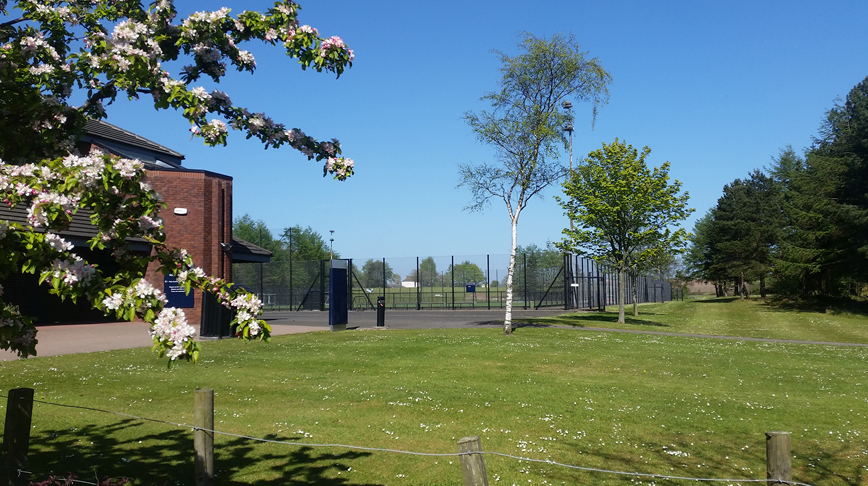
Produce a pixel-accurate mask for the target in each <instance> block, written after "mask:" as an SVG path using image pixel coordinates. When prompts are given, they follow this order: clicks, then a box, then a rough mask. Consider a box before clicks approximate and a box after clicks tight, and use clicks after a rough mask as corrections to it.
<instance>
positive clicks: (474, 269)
mask: <svg viewBox="0 0 868 486" xmlns="http://www.w3.org/2000/svg"><path fill="white" fill-rule="evenodd" d="M446 273H451V274H452V280H453V282H454V283H455V285H460V286H462V287H463V286H465V285H479V284H481V283H483V282H485V273H484V272H483V271H482V269H481V268H479V265H477V264H475V263H470V261H469V260H465V261H463V262H461V263H456V264H455V267H454V268H453V267H452V265H449V267H448V268H447V270H446Z"/></svg>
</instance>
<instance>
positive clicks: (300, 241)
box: [281, 225, 340, 261]
mask: <svg viewBox="0 0 868 486" xmlns="http://www.w3.org/2000/svg"><path fill="white" fill-rule="evenodd" d="M281 239H282V240H283V242H284V243H285V244H286V247H287V249H288V251H289V253H291V254H292V259H293V260H294V261H319V260H328V259H329V256H330V255H334V258H340V254H339V253H338V252H334V253H331V252H330V251H329V244H328V242H327V241H326V239H325V238H324V237H323V235H321V234H319V233H318V232H317V231H314V229H313V228H311V227H310V226H308V227H307V228H302V227H301V226H299V225H296V226H293V227H291V228H284V230H283V233H282V238H281Z"/></svg>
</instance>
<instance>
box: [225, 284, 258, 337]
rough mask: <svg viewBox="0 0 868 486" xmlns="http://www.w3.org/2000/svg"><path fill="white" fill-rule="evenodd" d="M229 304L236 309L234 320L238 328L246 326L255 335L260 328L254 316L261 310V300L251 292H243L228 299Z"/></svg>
mask: <svg viewBox="0 0 868 486" xmlns="http://www.w3.org/2000/svg"><path fill="white" fill-rule="evenodd" d="M229 305H231V306H232V307H233V308H234V309H235V310H236V314H235V320H236V321H237V322H238V327H239V329H243V328H244V327H248V328H249V329H250V335H251V336H257V335H258V334H259V333H260V331H261V330H262V329H261V327H260V326H259V323H258V322H257V321H256V316H258V315H259V312H260V311H261V310H262V301H261V300H259V298H258V297H256V296H255V295H253V294H250V293H243V294H239V295H238V296H237V297H235V298H234V299H232V300H231V301H229Z"/></svg>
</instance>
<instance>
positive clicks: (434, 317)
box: [0, 309, 564, 361]
mask: <svg viewBox="0 0 868 486" xmlns="http://www.w3.org/2000/svg"><path fill="white" fill-rule="evenodd" d="M563 312H564V311H563V309H540V310H538V311H530V310H529V311H525V310H516V311H514V312H513V317H514V318H520V317H521V318H524V317H543V316H553V315H559V314H563ZM503 314H504V311H503V310H491V311H488V310H455V311H452V310H424V311H415V310H387V311H386V316H385V323H386V328H388V329H437V328H444V329H445V328H461V327H476V326H500V325H503V323H502V320H503ZM263 318H264V319H265V320H266V322H268V324H269V325H270V326H271V328H272V334H274V335H281V334H295V333H299V332H312V331H328V330H329V315H328V312H319V311H301V312H292V311H282V312H275V311H267V312H264V313H263ZM348 320H349V323H348V324H347V328H348V329H365V328H374V327H376V326H377V313H376V312H374V311H354V312H350V313H349V319H348ZM499 321H500V322H499ZM148 328H149V326H148V325H147V324H145V323H144V322H109V323H101V324H54V325H47V326H37V329H38V330H39V333H38V334H37V336H36V337H37V339H39V344H37V346H36V350H37V352H38V356H57V355H61V354H75V353H91V352H95V351H109V350H113V349H130V348H145V347H147V348H149V347H151V345H152V344H153V341H151V337H150V336H149V335H148ZM13 359H17V357H16V356H15V355H14V354H12V353H9V352H6V351H0V361H9V360H13Z"/></svg>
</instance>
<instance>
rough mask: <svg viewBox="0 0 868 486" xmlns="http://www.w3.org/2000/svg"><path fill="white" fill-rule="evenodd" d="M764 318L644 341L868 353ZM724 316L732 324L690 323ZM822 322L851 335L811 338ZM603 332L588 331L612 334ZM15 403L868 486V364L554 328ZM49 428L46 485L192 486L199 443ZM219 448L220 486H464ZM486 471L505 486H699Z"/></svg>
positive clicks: (286, 359)
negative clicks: (203, 399)
mask: <svg viewBox="0 0 868 486" xmlns="http://www.w3.org/2000/svg"><path fill="white" fill-rule="evenodd" d="M754 304H755V303H750V304H744V303H740V302H711V303H706V302H685V303H683V304H682V303H680V302H679V303H670V304H666V305H659V306H643V310H644V311H647V312H648V314H649V315H646V316H641V317H640V318H641V319H642V320H643V321H644V320H648V321H647V322H655V323H656V324H631V325H633V326H637V327H639V328H646V329H659V330H666V331H672V330H675V331H677V332H691V333H692V332H706V333H709V334H732V333H741V334H745V333H744V332H738V331H739V330H741V329H745V330H748V329H750V326H749V325H748V324H747V323H741V324H738V323H736V324H733V323H729V322H728V319H738V318H737V317H728V316H730V315H732V316H743V317H744V319H747V320H748V321H751V320H755V321H756V322H760V321H761V322H764V323H767V322H771V323H772V324H763V327H764V328H765V331H763V332H774V333H783V334H785V335H784V336H777V335H775V336H774V337H787V338H795V339H804V338H805V336H807V335H811V336H813V337H811V339H816V340H822V341H832V340H835V341H837V340H841V339H842V336H845V335H853V336H864V335H865V333H864V332H863V333H862V334H860V333H859V332H857V330H856V329H857V328H859V327H864V326H866V325H868V319H865V318H863V317H830V316H825V315H823V314H814V315H813V316H810V315H807V313H796V312H776V311H775V312H772V311H764V310H763V308H762V307H761V306H758V305H754ZM691 306H694V307H695V308H696V309H695V310H694V311H691V310H690V307H691ZM712 306H716V307H712ZM728 306H732V308H733V309H735V310H734V311H732V312H733V313H732V314H729V313H728V311H727V310H726V309H728ZM706 308H708V309H712V310H711V311H707V310H705V309H706ZM714 309H717V310H714ZM670 311H671V317H669V318H667V317H666V316H667V314H669V313H670ZM691 312H693V313H692V314H691ZM709 312H710V313H711V314H720V315H719V316H718V317H717V318H715V319H714V320H709V322H696V323H691V322H690V321H691V320H705V319H707V317H704V316H706V315H707V314H706V313H709ZM767 315H773V316H774V318H773V319H767ZM787 315H789V316H790V320H791V321H792V322H793V329H792V330H791V333H790V334H787V329H786V322H787V320H788V319H787V317H786V316H787ZM751 316H754V317H753V318H752V317H751ZM811 318H813V319H814V320H815V321H819V320H825V319H832V322H839V320H838V319H840V322H841V323H843V324H833V325H830V326H828V329H825V328H823V326H821V325H817V326H816V329H814V331H813V332H812V333H811V332H809V330H807V329H806V328H807V327H808V326H807V324H805V322H810V319H811ZM591 322H592V321H588V322H585V323H584V325H586V326H588V327H591V326H595V327H597V326H602V323H597V322H596V321H593V322H594V323H591ZM713 322H718V323H719V326H720V327H718V328H714V327H713ZM756 327H757V328H758V327H759V326H756ZM824 329H825V330H824ZM763 337H770V336H763ZM861 339H864V337H863V338H861ZM15 387H31V388H34V389H35V390H36V398H37V399H38V400H45V401H48V402H53V403H59V404H66V405H79V406H85V407H94V408H100V409H104V410H112V411H116V412H122V413H126V414H131V415H138V416H145V417H151V418H156V419H162V420H168V421H173V422H181V423H188V424H189V423H192V421H193V418H192V415H193V393H194V390H195V388H197V387H207V388H214V389H215V393H216V398H215V408H216V410H215V422H216V428H217V429H219V430H221V431H225V432H230V433H234V434H240V435H249V436H255V437H268V438H270V439H279V440H286V441H289V442H292V443H294V444H299V443H305V444H314V443H316V444H325V443H339V444H352V445H359V446H366V447H374V448H387V449H398V450H405V451H417V452H430V453H451V452H455V451H457V446H456V442H457V440H458V439H459V438H461V437H465V436H471V435H479V436H481V437H482V443H483V448H484V449H485V450H487V451H496V452H502V453H507V454H513V455H518V456H523V457H529V458H534V459H542V460H546V459H548V460H551V461H556V462H560V463H566V464H571V465H577V466H582V467H590V468H601V469H610V470H619V471H635V472H643V473H656V474H663V475H675V476H687V477H702V478H748V479H760V478H764V477H765V436H764V432H766V431H773V430H783V431H789V432H791V433H792V447H793V455H794V459H793V467H794V479H796V480H798V481H801V482H806V483H811V484H816V485H824V486H825V485H841V486H845V485H865V484H868V466H866V465H868V441H866V439H868V416H866V414H868V348H864V347H832V346H821V345H805V344H784V343H767V342H748V341H729V340H711V339H701V338H691V337H679V336H654V335H643V334H638V335H637V334H620V333H606V332H594V331H577V330H575V329H562V328H537V327H523V328H520V329H518V330H517V332H516V334H515V335H514V336H512V337H504V336H502V335H500V331H499V330H498V329H458V330H427V331H397V330H391V331H374V330H370V331H347V332H341V333H329V332H315V333H309V334H297V335H291V336H281V337H277V338H275V339H274V340H273V341H272V342H271V343H265V344H263V343H243V342H239V341H234V340H224V341H219V342H208V343H206V344H205V349H204V353H203V358H202V361H201V362H200V363H199V364H198V365H193V366H187V365H184V366H179V367H177V368H175V369H173V370H171V371H169V370H166V369H165V364H164V363H163V362H162V361H161V360H158V359H156V358H155V357H154V356H153V355H152V354H151V353H150V352H149V351H148V350H128V351H114V352H104V353H94V354H83V355H73V356H59V357H45V358H35V359H29V360H22V361H14V362H4V363H0V388H2V392H3V393H4V394H5V392H6V390H8V389H9V388H15ZM0 405H2V407H3V408H5V401H2V402H0ZM33 425H34V428H33V434H32V439H31V455H30V469H31V470H32V471H35V472H38V473H40V476H38V477H37V479H43V478H44V477H46V476H47V475H48V473H49V472H52V471H53V472H55V473H65V472H66V471H75V472H76V473H77V474H78V475H79V477H80V478H82V479H89V478H90V479H92V478H93V475H94V474H93V471H94V468H95V469H96V470H97V471H98V472H99V474H100V475H111V476H124V475H125V476H130V477H133V478H135V481H136V484H143V485H175V484H179V485H180V484H183V485H188V484H192V483H193V474H192V473H193V467H192V458H191V454H192V432H191V431H190V430H189V429H186V428H179V427H172V426H168V425H164V424H158V423H150V422H141V421H138V420H133V419H128V418H124V417H119V416H113V415H106V414H101V413H97V412H92V411H86V410H79V409H72V408H63V407H57V406H51V405H46V404H40V403H37V404H36V406H35V408H34V422H33ZM216 444H217V445H216V458H215V462H216V469H217V471H218V477H217V484H220V485H242V484H245V485H246V484H257V485H258V484H264V485H287V484H289V485H306V484H327V485H329V484H330V485H344V484H346V485H402V484H403V485H423V484H424V485H428V484H432V485H440V484H442V485H447V484H449V485H459V484H462V480H461V471H460V468H459V466H458V460H457V458H455V457H433V456H409V455H401V454H394V453H388V452H376V451H362V450H352V449H346V448H342V447H329V448H318V447H308V446H303V445H286V444H273V443H258V442H253V441H250V440H248V439H244V438H239V437H228V436H220V435H218V436H217V438H216ZM485 461H486V467H487V469H488V476H489V481H490V482H491V484H507V485H511V484H521V485H525V484H602V485H627V484H637V483H646V484H652V483H655V484H656V483H670V484H687V483H688V481H682V480H678V481H669V480H661V479H657V480H656V482H655V480H654V479H652V478H642V477H631V476H617V475H611V474H606V473H599V472H587V471H581V470H575V469H568V468H563V467H559V466H555V465H551V464H544V463H529V462H520V461H518V460H515V459H510V458H504V457H498V456H490V455H489V456H486V458H485ZM743 484H748V483H743Z"/></svg>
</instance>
